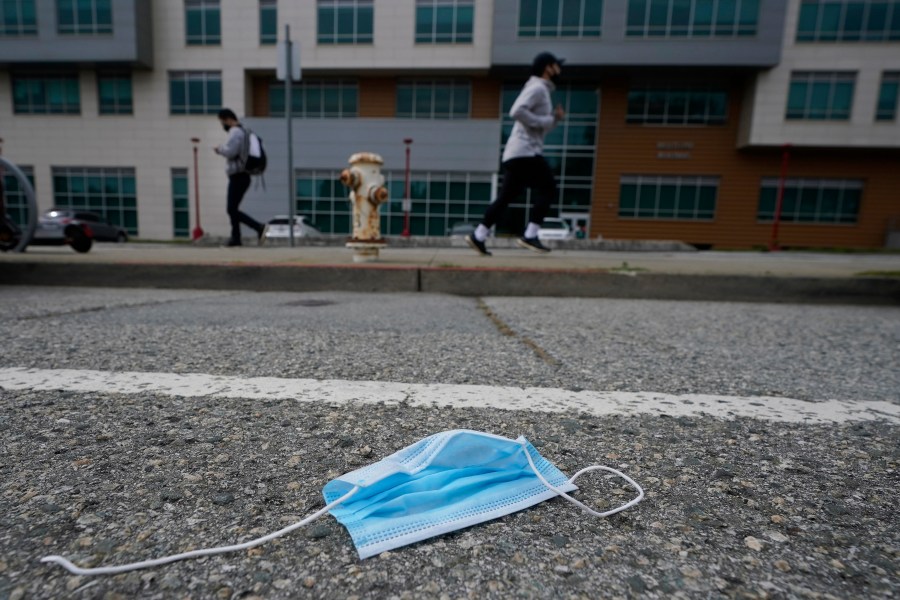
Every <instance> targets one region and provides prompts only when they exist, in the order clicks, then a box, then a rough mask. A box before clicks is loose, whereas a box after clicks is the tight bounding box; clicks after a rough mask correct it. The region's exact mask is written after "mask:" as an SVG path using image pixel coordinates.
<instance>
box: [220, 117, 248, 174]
mask: <svg viewBox="0 0 900 600" xmlns="http://www.w3.org/2000/svg"><path fill="white" fill-rule="evenodd" d="M245 136H246V132H245V131H244V127H243V125H235V126H234V127H232V128H231V129H229V130H228V139H227V140H225V143H224V144H222V145H221V146H219V147H218V148H216V151H217V152H218V153H219V154H221V155H222V156H224V157H225V158H226V159H227V160H228V162H227V163H225V173H227V174H228V175H236V174H237V173H241V172H243V170H244V165H246V164H247V154H248V147H249V144H246V143H244V137H245Z"/></svg>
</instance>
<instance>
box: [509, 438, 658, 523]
mask: <svg viewBox="0 0 900 600" xmlns="http://www.w3.org/2000/svg"><path fill="white" fill-rule="evenodd" d="M522 448H523V449H524V450H525V458H527V459H528V464H529V465H531V470H532V471H534V474H535V475H537V476H538V479H540V480H541V483H543V484H544V485H545V486H547V487H548V488H549V489H551V490H553V491H554V492H556V493H557V494H559V495H560V496H562V497H563V498H565V499H566V500H568V501H569V502H571V503H572V504H574V505H576V506H579V507H581V508H582V509H583V510H585V511H587V512H589V513H591V514H592V515H595V516H597V517H608V516H609V515H614V514H616V513H617V512H622V511H623V510H625V509H626V508H631V507H632V506H634V505H635V504H637V503H638V502H640V501H641V500H643V499H644V488H642V487H641V486H640V485H638V483H637V482H636V481H635V480H634V479H632V478H631V477H629V476H628V475H626V474H625V473H622V472H621V471H617V470H616V469H613V468H611V467H604V466H603V465H594V466H592V467H586V468H584V469H582V470H580V471H578V472H577V473H575V474H574V475H572V477H571V478H570V479H569V483H575V480H576V479H578V477H579V476H580V475H582V474H583V473H587V472H588V471H599V470H603V471H609V472H610V473H613V474H615V475H618V476H619V477H621V478H622V479H624V480H625V481H627V482H628V483H629V484H631V487H633V488H634V489H636V490H637V491H638V495H637V498H634V499H633V500H631V501H630V502H628V503H626V504H623V505H622V506H619V507H617V508H614V509H612V510H608V511H606V512H597V511H596V510H594V509H592V508H590V507H588V506H586V505H585V504H584V503H583V502H579V501H578V500H576V499H575V498H573V497H572V496H570V495H568V494H567V493H565V492H564V491H562V490H561V489H559V488H558V487H555V486H554V485H553V484H551V483H550V482H549V481H547V480H546V479H545V478H544V476H543V475H541V472H540V471H538V469H537V467H536V466H535V465H534V461H533V460H532V459H531V452H529V451H528V448H527V447H526V446H525V444H522Z"/></svg>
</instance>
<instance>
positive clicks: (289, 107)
mask: <svg viewBox="0 0 900 600" xmlns="http://www.w3.org/2000/svg"><path fill="white" fill-rule="evenodd" d="M284 42H285V43H284V51H285V54H286V55H287V56H286V57H285V59H286V61H285V66H286V67H287V68H286V69H285V71H286V73H285V76H284V113H285V121H286V123H287V173H288V223H289V229H288V231H290V237H291V248H293V247H294V213H295V211H296V206H295V204H294V132H293V130H292V126H291V116H292V115H291V113H292V112H293V108H294V107H293V100H292V94H291V92H292V90H291V88H292V87H294V86H293V82H294V78H293V76H292V75H291V73H292V70H293V65H291V54H292V53H293V48H291V45H292V44H291V26H290V25H288V24H285V26H284Z"/></svg>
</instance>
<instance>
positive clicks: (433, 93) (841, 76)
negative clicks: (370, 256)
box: [0, 0, 900, 247]
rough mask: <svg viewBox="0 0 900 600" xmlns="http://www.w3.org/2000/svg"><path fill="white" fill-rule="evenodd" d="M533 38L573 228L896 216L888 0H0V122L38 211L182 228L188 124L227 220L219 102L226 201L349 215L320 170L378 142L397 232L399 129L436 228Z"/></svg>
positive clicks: (469, 216)
mask: <svg viewBox="0 0 900 600" xmlns="http://www.w3.org/2000/svg"><path fill="white" fill-rule="evenodd" d="M286 25H289V26H290V34H291V38H292V39H293V42H294V43H295V44H297V45H299V47H300V57H301V66H302V80H301V81H300V82H295V83H293V84H292V86H291V92H292V93H291V96H292V102H291V104H292V106H291V116H292V119H291V122H292V132H291V133H292V136H291V137H292V139H293V148H292V150H293V165H291V166H290V167H289V166H288V164H287V156H288V152H287V139H288V135H287V119H286V115H285V112H286V110H287V107H286V106H285V104H286V102H285V97H286V93H285V92H286V90H285V83H284V82H283V81H279V80H278V78H277V77H276V65H277V63H278V53H279V49H280V46H279V45H278V44H277V42H279V41H281V40H283V39H284V37H285V26H286ZM544 50H549V51H552V52H553V53H555V54H557V55H559V56H563V57H565V58H566V63H565V65H564V73H563V75H564V79H565V80H566V82H565V84H564V85H562V86H561V87H560V88H559V89H558V90H557V92H556V100H557V101H558V102H559V103H561V104H562V105H563V106H564V108H565V109H566V112H567V118H566V119H565V121H564V122H563V123H562V124H561V126H560V127H558V128H557V129H556V130H555V131H554V132H553V133H552V134H551V135H550V136H549V137H548V139H547V145H546V156H547V158H548V159H549V161H550V162H551V164H552V166H553V167H554V168H555V169H556V171H557V173H558V176H559V183H560V198H559V202H558V204H557V206H556V207H555V208H554V210H556V211H558V213H559V215H560V216H562V217H563V218H566V219H569V220H570V221H571V222H572V223H573V224H577V225H583V226H585V227H586V229H587V231H588V232H589V234H590V236H591V237H596V236H598V235H602V236H603V237H605V238H630V239H680V240H684V241H686V242H688V243H692V244H696V245H698V246H703V247H751V246H763V245H766V244H768V243H769V242H770V240H771V237H772V232H773V229H774V225H775V219H776V214H777V215H778V227H779V229H778V231H779V234H778V237H779V241H780V243H781V244H783V245H786V246H803V247H815V246H842V247H879V246H881V245H882V244H883V243H884V239H885V233H886V230H887V228H888V226H889V223H890V221H891V220H892V219H893V218H895V217H898V216H900V196H898V193H897V190H900V168H898V167H900V123H898V119H897V110H898V106H897V104H898V101H897V98H898V89H900V0H493V1H491V0H478V1H477V2H476V1H475V0H292V1H288V0H241V1H237V0H156V1H155V2H148V1H146V0H0V71H2V72H0V137H2V138H3V139H4V143H3V154H4V156H5V157H6V158H8V159H10V160H12V161H14V162H15V163H16V164H18V165H20V166H21V167H23V169H24V170H25V171H26V173H28V174H29V176H30V177H31V178H32V179H33V182H34V186H35V190H36V192H37V196H38V201H39V205H40V206H41V208H48V207H50V206H53V205H55V206H76V207H89V208H92V209H96V210H98V211H100V212H102V213H104V214H105V215H106V216H107V217H108V218H109V219H110V220H112V221H114V222H117V223H119V224H122V225H124V226H125V227H126V228H127V229H128V230H129V231H130V232H131V233H132V234H133V235H136V236H139V237H141V238H146V239H172V238H179V237H188V236H189V235H190V231H191V229H192V228H193V227H194V226H195V219H196V215H195V214H194V210H193V206H194V202H195V197H194V177H195V170H194V148H195V144H194V143H193V142H192V138H199V139H200V142H199V144H197V145H196V147H197V148H198V153H197V163H198V169H197V171H196V177H197V187H198V188H199V192H200V194H199V195H200V197H199V205H200V215H199V216H200V219H201V223H202V227H203V229H204V230H206V232H207V233H208V234H213V235H221V236H224V235H225V234H226V233H227V230H228V227H227V216H226V214H225V188H226V178H225V175H224V172H223V168H224V164H223V161H222V159H221V157H219V156H217V155H215V154H214V153H213V152H212V147H213V146H215V145H217V144H219V143H221V142H222V141H223V139H224V136H225V134H224V132H222V130H221V129H220V128H219V124H218V122H217V120H216V118H215V113H216V112H217V111H218V110H219V108H221V107H222V106H228V107H230V108H232V109H233V110H235V112H237V113H238V114H240V115H243V116H244V120H245V122H246V123H247V124H248V125H249V126H250V127H252V128H253V129H254V131H256V132H257V133H258V134H259V135H260V137H261V138H262V139H263V140H264V142H265V146H266V150H267V153H268V156H269V169H268V171H267V173H266V176H265V187H262V186H258V187H257V186H254V188H252V189H251V191H250V192H249V193H248V196H247V199H246V200H245V203H244V205H243V207H242V208H244V209H246V211H247V212H249V213H251V214H253V215H254V216H256V217H257V218H259V219H264V218H268V217H271V216H273V215H275V214H285V213H287V212H288V210H289V208H290V206H291V203H293V205H294V208H295V210H296V212H297V213H299V214H305V215H308V216H309V217H310V218H311V220H312V221H313V222H314V223H316V224H317V225H318V226H319V227H320V228H321V229H322V230H323V231H326V232H332V233H349V231H350V213H351V209H350V205H349V202H348V201H347V200H346V190H345V189H343V188H342V186H341V185H340V183H339V182H338V181H337V176H338V173H339V172H340V170H341V169H342V168H344V166H346V161H347V158H348V157H349V156H350V155H351V154H353V153H355V152H359V151H371V152H377V153H379V154H381V155H382V156H383V157H384V159H385V173H386V175H387V178H388V184H389V188H390V190H391V201H390V202H389V203H388V204H386V205H384V206H383V207H382V218H383V227H382V231H383V232H384V233H386V234H388V235H397V234H399V233H400V232H401V231H402V230H403V226H404V210H403V203H402V199H403V197H404V190H405V150H406V145H405V144H404V139H408V138H409V139H412V140H413V142H412V143H411V144H410V145H409V148H410V151H411V152H410V157H411V184H410V195H411V211H410V225H411V232H412V233H413V234H414V235H446V233H447V230H448V229H449V228H450V227H451V226H452V225H453V224H454V223H457V222H461V221H477V220H478V219H479V218H480V217H481V215H482V214H483V212H484V209H485V207H486V206H487V204H488V203H489V202H490V201H491V198H492V197H493V194H494V190H495V186H496V179H497V173H498V170H499V157H500V153H501V149H502V146H503V143H504V139H505V137H506V135H508V132H509V130H510V128H511V126H512V123H511V121H510V119H509V117H508V116H507V112H508V109H509V106H510V105H511V103H512V101H513V99H514V98H515V95H516V93H517V92H518V90H519V88H520V87H521V85H522V83H523V82H524V80H525V79H526V78H527V76H528V74H529V66H530V62H531V59H532V57H533V56H534V55H535V54H537V53H538V52H540V51H544ZM7 188H8V189H9V193H8V196H9V197H8V203H9V204H10V205H11V206H12V209H13V212H14V214H20V213H21V208H19V207H20V205H21V202H20V199H19V198H18V196H17V192H16V182H15V181H12V180H10V179H9V178H8V177H7ZM291 188H293V195H292V192H291V191H290V190H291ZM779 199H780V202H779ZM528 202H529V198H528V197H527V195H526V196H525V197H523V198H522V199H521V201H520V202H519V203H518V204H515V205H514V206H513V207H512V209H511V210H510V211H509V213H508V215H507V218H506V220H505V221H504V222H503V223H501V224H500V227H499V228H500V230H501V231H515V230H518V229H519V228H521V227H522V226H523V225H524V223H525V219H526V214H527V207H528ZM779 206H780V210H779Z"/></svg>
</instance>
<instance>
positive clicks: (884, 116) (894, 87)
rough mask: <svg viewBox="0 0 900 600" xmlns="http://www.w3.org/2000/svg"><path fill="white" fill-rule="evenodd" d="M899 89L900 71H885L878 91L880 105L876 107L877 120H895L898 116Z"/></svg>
mask: <svg viewBox="0 0 900 600" xmlns="http://www.w3.org/2000/svg"><path fill="white" fill-rule="evenodd" d="M898 91H900V71H885V72H883V73H882V74H881V89H880V90H879V91H878V105H877V106H876V107H875V120H876V121H893V120H894V119H896V118H897V95H898Z"/></svg>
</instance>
